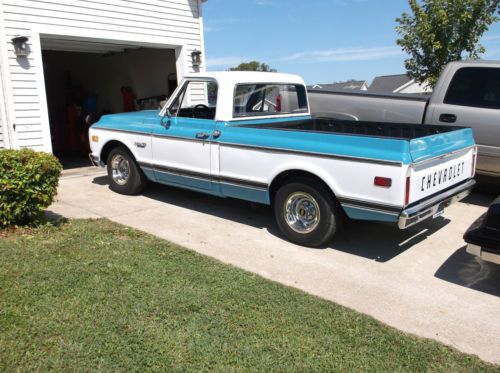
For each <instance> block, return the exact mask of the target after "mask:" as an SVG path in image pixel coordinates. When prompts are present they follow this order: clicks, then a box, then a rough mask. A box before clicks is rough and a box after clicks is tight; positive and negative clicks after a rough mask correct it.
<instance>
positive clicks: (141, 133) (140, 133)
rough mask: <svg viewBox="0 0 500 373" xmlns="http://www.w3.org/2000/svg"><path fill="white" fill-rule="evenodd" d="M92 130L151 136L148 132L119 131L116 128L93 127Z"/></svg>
mask: <svg viewBox="0 0 500 373" xmlns="http://www.w3.org/2000/svg"><path fill="white" fill-rule="evenodd" d="M92 128H93V129H96V130H106V131H111V132H119V133H131V134H133V135H143V136H151V133H150V132H143V131H131V130H119V129H116V128H108V127H94V126H93V127H92Z"/></svg>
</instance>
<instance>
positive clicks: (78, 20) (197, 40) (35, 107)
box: [0, 0, 204, 151]
mask: <svg viewBox="0 0 500 373" xmlns="http://www.w3.org/2000/svg"><path fill="white" fill-rule="evenodd" d="M0 7H1V8H0V11H1V13H2V15H1V16H0V21H1V18H2V17H3V22H0V34H2V38H0V43H1V44H0V49H1V51H0V56H1V61H0V63H1V64H2V67H5V68H4V69H3V71H2V73H3V78H4V81H7V84H6V87H4V92H5V101H6V111H7V113H8V115H7V118H9V120H8V123H6V125H7V126H8V127H9V129H10V132H11V139H12V143H11V144H10V146H12V147H31V148H33V149H36V150H45V151H51V141H50V130H49V124H48V114H47V108H46V106H47V105H46V99H45V88H44V79H43V66H42V65H43V64H42V53H41V43H40V37H41V36H42V37H47V36H54V37H55V36H56V35H57V36H62V37H68V38H70V37H73V38H76V37H78V38H89V40H96V41H97V40H99V41H100V42H103V41H105V42H106V41H108V42H117V41H122V42H128V43H133V44H134V45H143V46H150V47H157V48H161V47H164V48H169V47H170V48H176V60H177V74H178V77H179V78H180V77H182V76H183V75H184V74H186V73H188V72H190V71H192V70H193V68H192V66H191V65H190V58H189V55H190V53H191V52H192V51H193V50H195V49H198V50H201V51H202V52H204V50H203V48H204V46H203V35H202V29H203V22H202V17H201V2H200V0H133V1H132V0H106V1H100V0H86V1H81V0H44V1H43V2H42V1H37V0H2V1H1V2H0ZM18 35H22V36H27V37H28V38H29V42H28V44H29V46H30V49H31V53H30V55H29V56H28V58H22V59H16V56H15V55H14V52H13V46H12V44H11V43H10V39H11V38H12V37H14V36H18ZM202 56H203V57H204V53H203V54H202ZM203 60H204V58H203ZM203 62H204V61H202V63H203ZM200 69H201V70H203V69H204V66H203V64H202V66H201V68H200ZM14 124H15V129H14ZM6 125H5V123H4V126H3V128H4V129H3V130H2V133H5V132H6V130H5V129H6ZM2 138H3V136H2ZM2 144H3V141H2V143H0V146H3V145H2Z"/></svg>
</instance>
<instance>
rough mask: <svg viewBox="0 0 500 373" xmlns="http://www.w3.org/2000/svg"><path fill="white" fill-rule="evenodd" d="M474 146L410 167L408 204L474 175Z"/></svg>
mask: <svg viewBox="0 0 500 373" xmlns="http://www.w3.org/2000/svg"><path fill="white" fill-rule="evenodd" d="M475 152H476V150H475V147H474V146H470V147H468V148H465V149H462V150H459V151H454V152H451V153H449V154H445V155H442V156H439V157H437V158H435V159H430V160H426V161H421V162H419V163H415V164H413V165H412V167H411V169H410V186H409V187H410V190H409V201H408V204H412V203H414V202H417V201H420V200H422V199H425V198H427V197H429V196H432V195H434V194H436V193H439V192H440V191H443V190H445V189H448V188H450V187H452V186H454V185H457V184H460V183H461V182H463V181H465V180H467V179H470V178H471V177H472V176H473V175H474V160H475Z"/></svg>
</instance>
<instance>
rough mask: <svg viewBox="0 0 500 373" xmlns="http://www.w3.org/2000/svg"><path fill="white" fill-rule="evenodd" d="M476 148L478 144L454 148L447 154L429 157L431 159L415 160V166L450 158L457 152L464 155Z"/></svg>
mask: <svg viewBox="0 0 500 373" xmlns="http://www.w3.org/2000/svg"><path fill="white" fill-rule="evenodd" d="M474 148H476V145H472V146H468V147H467V148H462V149H458V150H454V151H452V152H449V153H446V154H441V155H438V156H437V157H432V158H429V159H424V160H423V161H419V162H414V163H412V164H413V165H414V166H422V165H424V164H426V163H430V162H433V161H436V160H438V159H443V158H448V157H451V156H454V155H457V154H460V155H463V154H465V153H467V152H468V151H469V150H471V149H474Z"/></svg>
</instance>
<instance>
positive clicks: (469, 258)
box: [435, 246, 500, 317]
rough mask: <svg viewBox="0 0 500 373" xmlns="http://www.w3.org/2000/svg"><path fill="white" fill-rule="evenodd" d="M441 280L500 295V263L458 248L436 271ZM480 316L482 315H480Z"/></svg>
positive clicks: (463, 248)
mask: <svg viewBox="0 0 500 373" xmlns="http://www.w3.org/2000/svg"><path fill="white" fill-rule="evenodd" d="M435 276H436V277H437V278H439V279H441V280H444V281H448V282H451V283H453V284H456V285H460V286H464V287H466V288H470V289H474V290H477V291H481V292H483V293H488V294H491V295H495V296H497V297H500V286H499V284H500V265H498V264H495V263H489V262H485V261H482V260H481V259H479V258H477V257H475V256H474V255H470V254H468V253H467V252H466V251H465V246H464V247H462V248H460V249H458V250H457V251H455V252H454V253H453V255H452V256H450V257H449V258H448V259H447V260H446V262H444V263H443V265H442V266H441V267H439V269H438V270H437V272H436V273H435ZM478 316H479V317H480V315H478Z"/></svg>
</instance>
